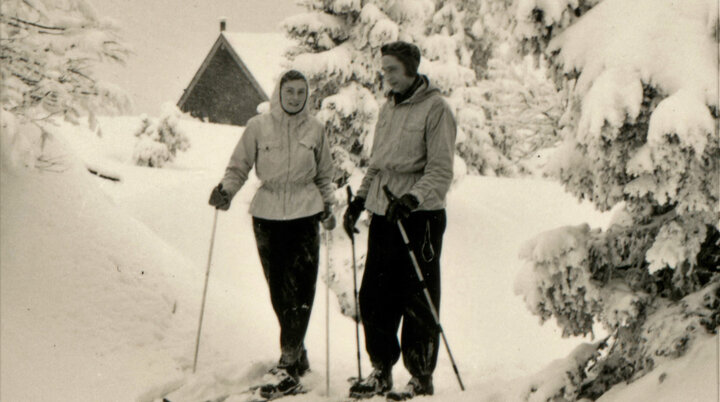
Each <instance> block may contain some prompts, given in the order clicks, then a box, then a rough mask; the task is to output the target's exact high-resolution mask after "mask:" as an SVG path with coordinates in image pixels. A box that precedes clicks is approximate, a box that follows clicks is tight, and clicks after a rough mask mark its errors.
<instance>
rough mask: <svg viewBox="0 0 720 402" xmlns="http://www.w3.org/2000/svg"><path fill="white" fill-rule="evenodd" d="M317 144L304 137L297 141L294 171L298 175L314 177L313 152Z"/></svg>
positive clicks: (314, 163) (314, 162)
mask: <svg viewBox="0 0 720 402" xmlns="http://www.w3.org/2000/svg"><path fill="white" fill-rule="evenodd" d="M316 149H317V144H316V143H315V141H313V140H312V138H308V137H305V138H303V139H301V140H299V141H298V149H297V156H296V157H295V164H294V169H295V171H296V172H298V173H304V174H309V175H311V176H315V170H316V165H317V163H316V161H315V150H316Z"/></svg>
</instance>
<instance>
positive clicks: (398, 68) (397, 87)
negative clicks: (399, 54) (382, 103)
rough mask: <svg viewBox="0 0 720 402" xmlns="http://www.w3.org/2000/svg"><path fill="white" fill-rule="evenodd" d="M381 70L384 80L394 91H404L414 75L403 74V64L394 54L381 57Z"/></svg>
mask: <svg viewBox="0 0 720 402" xmlns="http://www.w3.org/2000/svg"><path fill="white" fill-rule="evenodd" d="M382 71H383V77H384V78H385V82H386V83H387V84H388V85H390V88H392V90H393V91H395V92H399V93H402V92H405V90H406V89H408V88H410V86H411V85H412V83H413V82H414V81H415V77H408V76H407V75H406V74H405V66H404V65H403V64H402V63H401V62H400V60H398V59H397V58H396V57H395V56H391V55H386V56H383V57H382Z"/></svg>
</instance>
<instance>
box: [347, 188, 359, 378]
mask: <svg viewBox="0 0 720 402" xmlns="http://www.w3.org/2000/svg"><path fill="white" fill-rule="evenodd" d="M352 196H353V193H352V189H351V188H350V185H349V184H348V186H347V201H348V206H349V205H350V201H352ZM350 243H351V244H352V268H353V296H354V298H355V346H356V348H357V368H358V382H360V381H362V368H361V365H360V307H359V306H358V288H357V266H356V264H355V233H353V232H352V231H350Z"/></svg>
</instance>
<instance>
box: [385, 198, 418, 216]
mask: <svg viewBox="0 0 720 402" xmlns="http://www.w3.org/2000/svg"><path fill="white" fill-rule="evenodd" d="M418 205H420V202H419V201H418V199H417V198H415V196H414V195H412V194H404V195H403V196H402V197H400V198H396V199H394V200H392V201H390V204H389V205H388V207H387V209H386V210H385V218H386V219H387V220H388V221H390V222H393V223H395V222H397V221H398V219H407V218H408V217H409V216H410V213H411V212H412V211H414V210H415V209H416V208H417V207H418Z"/></svg>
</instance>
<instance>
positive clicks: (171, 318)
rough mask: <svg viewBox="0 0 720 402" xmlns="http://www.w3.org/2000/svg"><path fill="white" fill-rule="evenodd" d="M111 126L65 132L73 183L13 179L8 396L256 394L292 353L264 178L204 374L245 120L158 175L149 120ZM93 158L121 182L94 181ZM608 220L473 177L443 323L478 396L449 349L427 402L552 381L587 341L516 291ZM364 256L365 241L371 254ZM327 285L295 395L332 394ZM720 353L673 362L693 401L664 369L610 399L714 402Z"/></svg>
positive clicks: (45, 177) (62, 145) (6, 223)
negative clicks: (263, 218)
mask: <svg viewBox="0 0 720 402" xmlns="http://www.w3.org/2000/svg"><path fill="white" fill-rule="evenodd" d="M100 124H101V126H102V133H103V136H102V138H98V137H96V136H95V135H94V134H92V133H91V132H90V131H88V130H85V129H82V128H78V127H73V126H66V125H64V126H63V127H62V128H61V129H60V130H59V134H58V138H59V139H60V141H59V142H52V144H53V145H52V147H51V149H50V151H51V152H55V153H56V154H58V155H62V156H64V158H65V160H66V161H67V162H66V164H67V165H68V167H69V169H68V170H66V171H65V172H64V173H52V172H43V173H36V172H32V171H23V170H13V169H7V168H3V169H2V172H1V174H0V179H1V180H2V181H0V186H1V187H2V190H3V191H2V198H1V199H0V210H1V214H0V225H1V226H0V228H1V229H2V236H0V246H1V247H0V257H1V258H0V259H1V260H2V270H1V271H0V274H1V275H2V277H1V281H0V286H1V288H0V289H1V293H0V297H1V299H0V308H1V310H0V314H1V315H2V327H1V328H0V332H1V334H0V335H1V336H0V346H1V347H2V359H1V361H0V367H1V370H0V383H2V387H0V399H2V400H3V401H27V400H43V401H44V400H58V401H69V400H73V401H82V400H87V401H97V400H109V401H153V400H160V399H161V397H162V396H163V395H166V394H167V393H170V396H171V397H172V400H173V401H197V400H205V399H208V398H211V397H216V396H219V395H223V394H226V393H228V392H234V391H239V390H242V389H244V388H245V387H246V386H247V385H248V384H250V383H252V382H253V381H256V380H257V379H258V378H260V377H261V375H262V373H263V372H264V371H265V370H266V368H268V367H269V366H270V365H271V364H273V363H274V361H275V360H276V358H277V356H278V346H277V339H278V328H277V324H276V320H275V317H274V315H273V313H272V309H271V307H270V303H269V298H268V294H267V290H266V285H265V283H264V278H263V276H262V270H261V269H260V265H259V260H258V258H257V255H256V251H255V244H254V238H253V234H252V229H251V225H250V217H249V215H248V214H247V209H248V204H249V201H250V199H251V197H252V194H253V189H254V187H255V186H256V185H257V183H256V182H255V181H254V180H251V181H250V182H249V183H248V184H247V185H246V187H245V188H243V190H241V191H240V193H238V196H237V197H236V199H235V200H234V202H233V208H232V209H231V210H230V211H228V212H221V213H220V217H219V221H218V229H217V237H216V243H215V249H214V254H213V263H212V266H211V272H210V284H209V290H208V300H207V304H206V315H205V321H204V325H203V337H202V343H201V349H200V358H199V363H198V366H199V367H198V373H197V374H195V375H192V374H190V372H191V371H192V369H191V366H192V357H193V351H194V343H195V331H196V329H197V327H196V326H197V316H198V311H199V306H200V299H201V295H202V284H203V279H204V275H205V268H206V265H205V264H206V262H207V257H208V246H209V240H210V230H211V226H212V219H213V210H212V209H211V208H210V207H208V206H207V198H208V195H209V193H210V190H211V188H212V187H213V186H214V185H215V184H216V183H217V182H218V181H219V179H220V178H221V176H222V172H223V170H224V166H225V164H226V162H227V160H228V158H229V155H230V153H231V151H232V148H233V146H234V145H235V143H236V141H237V139H238V138H239V135H240V134H241V133H242V128H237V127H229V126H221V125H214V124H203V123H198V122H194V121H182V122H181V127H182V129H183V130H184V131H185V132H186V134H187V135H188V137H189V138H190V143H191V147H190V150H189V151H188V152H186V153H181V154H179V156H178V158H177V160H176V161H175V163H173V164H171V165H170V166H168V167H167V168H164V169H151V168H142V167H136V166H132V165H131V164H130V156H131V154H132V149H133V146H134V140H135V138H134V137H133V133H134V132H135V131H136V128H137V126H138V125H139V118H137V117H123V118H102V119H101V120H100ZM75 155H77V156H78V157H79V160H85V161H87V163H90V164H92V165H94V166H96V167H98V168H99V169H102V170H104V171H108V172H112V173H113V174H115V175H117V176H119V177H121V181H120V182H111V181H108V180H103V179H100V178H97V177H96V176H92V175H89V174H87V172H86V171H85V169H84V167H83V166H82V163H81V162H75V159H74V158H75ZM607 220H608V216H607V215H601V214H599V213H597V212H595V211H593V210H592V208H591V207H590V206H589V205H587V204H582V205H581V204H578V203H577V202H576V201H575V200H574V199H573V198H572V197H571V196H569V195H567V194H564V193H563V191H562V189H561V187H560V186H559V185H558V184H555V183H552V182H546V181H542V180H537V179H499V178H484V177H475V176H468V177H466V178H464V179H463V180H461V181H460V182H459V183H458V184H456V185H455V187H454V188H453V189H452V190H451V193H450V195H449V201H448V222H449V223H448V230H447V232H446V236H445V243H444V250H443V260H442V262H443V285H442V286H443V303H442V306H441V318H442V321H443V327H444V329H445V331H446V333H447V335H448V340H449V342H450V345H451V347H452V349H453V354H454V355H455V357H456V360H457V362H458V366H459V369H460V372H461V374H462V376H463V380H464V382H465V385H466V386H467V391H466V392H464V393H460V392H459V389H458V386H457V383H456V380H455V378H454V374H453V372H452V369H451V367H450V364H449V362H448V359H447V355H446V354H445V351H444V350H443V351H441V352H440V358H439V364H438V368H437V370H436V372H435V386H436V396H434V397H432V398H426V399H428V400H437V401H450V400H452V401H479V400H480V401H482V400H487V401H515V400H518V398H519V395H520V394H521V393H522V392H523V391H524V390H525V389H526V387H527V386H528V385H530V384H533V385H537V384H538V383H540V382H542V381H544V380H545V376H544V374H546V373H549V372H550V371H540V370H541V369H543V368H544V367H545V366H546V365H547V364H550V363H551V362H552V361H553V360H555V359H559V358H562V357H564V356H565V355H567V354H568V353H569V352H570V351H571V350H572V349H573V348H574V347H575V346H576V345H578V344H579V343H581V342H582V340H578V339H561V338H560V331H559V330H558V329H557V328H556V327H555V325H554V324H553V323H552V322H549V323H547V324H546V325H544V326H540V325H539V324H538V319H537V317H534V316H532V315H531V314H530V313H529V312H528V311H527V310H526V308H525V306H524V304H523V302H522V300H521V299H520V298H519V297H516V296H515V295H514V293H513V283H514V281H515V276H516V275H517V273H518V272H519V271H520V268H521V262H520V260H519V258H518V251H519V247H520V245H521V244H522V243H523V242H524V241H525V240H527V239H528V238H530V237H532V236H534V235H535V234H537V233H539V232H541V231H544V230H547V229H550V228H554V227H557V226H560V225H566V224H578V223H581V222H589V223H590V224H591V225H592V226H604V225H605V224H606V223H607ZM361 235H364V233H362V234H361ZM333 236H334V239H335V242H334V244H333V246H332V249H331V253H332V261H333V264H346V263H347V262H348V259H349V258H350V250H349V245H348V244H349V243H348V242H347V240H346V239H345V236H344V234H342V230H341V229H339V228H338V229H337V230H335V232H334V233H333ZM362 238H363V237H362V236H361V239H362ZM363 248H364V247H363V242H362V240H360V241H358V256H361V255H362V254H363ZM321 254H323V255H324V251H323V252H321ZM359 262H360V261H359ZM323 264H324V262H323V261H321V270H320V272H321V275H322V273H324V272H325V267H324V265H323ZM324 292H325V287H324V283H323V282H322V281H321V280H319V281H318V292H317V297H316V303H315V306H314V312H313V316H312V319H311V323H310V328H309V331H308V336H307V346H308V349H309V352H310V362H311V366H312V368H313V372H312V373H311V374H310V375H309V376H308V377H307V379H306V380H305V381H307V382H308V383H309V384H310V385H311V386H313V390H312V391H311V392H310V393H309V394H307V395H303V396H298V397H295V398H293V400H294V401H317V400H325V399H326V398H325V387H324V383H325V378H324V375H325V374H324V373H325V365H326V360H325V353H324V351H325V322H324V320H325V314H324V313H325V303H324V300H325V293H324ZM331 300H335V298H334V297H333V298H331ZM330 307H331V313H330V325H331V328H330V331H331V335H332V339H331V346H330V348H331V352H330V353H331V361H330V365H331V389H330V396H331V398H329V399H327V400H338V399H340V398H341V397H342V396H344V395H345V394H346V392H347V387H348V384H347V382H346V378H348V377H350V376H352V375H354V374H355V373H356V369H355V341H354V340H355V338H354V330H355V327H354V325H353V322H352V321H351V320H350V319H348V318H346V317H344V316H342V315H341V314H340V311H339V306H338V305H337V303H332V304H331V306H330ZM713 348H715V349H713ZM716 350H717V336H715V337H708V338H707V339H705V340H704V341H703V342H698V346H697V347H696V348H694V349H693V350H691V352H689V353H688V355H686V356H685V357H683V358H681V359H678V360H677V361H673V362H671V363H669V364H668V366H667V370H666V371H667V375H666V379H665V381H664V382H663V384H665V385H664V387H665V388H671V390H674V391H675V392H676V393H675V394H673V393H672V392H670V391H668V390H667V389H663V388H662V387H653V384H657V383H655V382H654V381H657V379H658V375H659V371H658V372H653V373H651V374H650V375H648V376H647V377H646V378H644V379H641V380H640V381H637V382H636V383H633V384H631V385H629V386H625V387H618V389H617V390H613V392H614V393H611V394H608V395H607V396H606V398H612V399H607V400H630V399H633V400H643V399H644V395H650V393H651V392H656V394H657V395H665V396H670V395H685V396H687V395H690V394H689V393H688V392H690V391H692V390H695V394H692V395H698V399H696V400H702V401H705V400H708V399H703V398H707V397H711V398H712V397H713V396H714V395H715V394H714V389H715V388H716V387H714V386H713V385H714V384H717V382H718V381H717V376H715V377H713V370H712V369H710V367H711V366H712V364H713V363H714V361H713V358H712V353H711V352H712V351H716ZM362 355H363V370H364V373H368V372H369V370H370V366H369V363H368V361H367V355H366V353H365V351H364V350H363V351H362ZM696 373H700V374H701V375H695V374H696ZM394 374H395V381H396V384H397V385H398V386H402V385H403V384H404V383H405V382H406V381H407V379H408V374H407V372H406V371H405V370H404V368H402V364H401V363H400V364H398V365H397V366H396V369H395V372H394ZM687 378H693V379H695V380H694V382H692V383H688V382H686V381H685V379H687ZM713 378H714V384H713ZM708 382H709V385H708ZM704 384H705V385H707V386H706V387H703V385H704ZM690 385H691V386H692V388H691V387H690ZM620 388H624V389H620ZM698 389H700V391H698ZM622 398H626V399H622ZM376 399H378V400H380V398H376ZM228 400H232V399H228ZM235 400H242V399H241V397H239V396H238V397H237V398H235ZM420 400H422V399H420ZM647 400H649V399H647ZM666 400H670V399H666ZM710 400H712V399H710Z"/></svg>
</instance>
